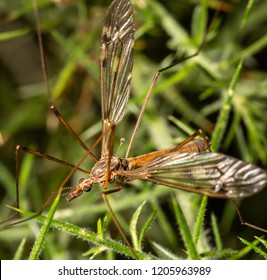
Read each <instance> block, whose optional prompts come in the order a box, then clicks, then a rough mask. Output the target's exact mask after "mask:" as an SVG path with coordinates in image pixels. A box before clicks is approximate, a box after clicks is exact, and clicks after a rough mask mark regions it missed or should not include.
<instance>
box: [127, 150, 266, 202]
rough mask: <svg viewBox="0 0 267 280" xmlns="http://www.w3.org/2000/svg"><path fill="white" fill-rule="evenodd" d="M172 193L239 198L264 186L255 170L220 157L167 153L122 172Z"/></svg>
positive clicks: (237, 161)
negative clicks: (172, 190)
mask: <svg viewBox="0 0 267 280" xmlns="http://www.w3.org/2000/svg"><path fill="white" fill-rule="evenodd" d="M122 176H126V177H127V178H128V179H130V180H131V179H141V180H146V181H151V182H153V183H157V184H161V185H166V186H169V187H173V188H176V189H182V190H186V191H190V192H197V193H201V194H205V195H208V196H211V197H218V198H242V197H246V196H250V195H253V194H255V193H256V192H258V191H260V190H261V189H263V188H264V187H265V185H266V183H267V177H266V174H265V172H264V171H263V170H262V169H260V168H259V167H257V166H255V165H252V164H249V163H245V162H243V161H241V160H238V159H236V158H233V157H230V156H227V155H224V154H220V153H207V152H200V153H176V152H174V153H170V154H166V155H161V156H158V157H156V158H154V159H152V160H151V161H149V162H147V163H146V164H144V165H143V166H142V167H139V168H136V169H132V170H129V171H124V172H122Z"/></svg>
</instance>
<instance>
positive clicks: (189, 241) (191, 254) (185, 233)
mask: <svg viewBox="0 0 267 280" xmlns="http://www.w3.org/2000/svg"><path fill="white" fill-rule="evenodd" d="M172 205H173V209H174V214H175V217H176V220H177V222H178V225H179V230H180V233H181V236H182V239H183V241H184V244H185V247H186V252H187V254H188V258H189V259H192V260H198V259H199V255H198V253H197V250H196V246H195V244H194V240H193V238H192V235H191V232H190V229H189V227H188V225H187V222H186V219H185V216H184V214H183V211H182V209H181V207H180V205H179V203H178V202H177V200H176V198H175V196H174V195H172Z"/></svg>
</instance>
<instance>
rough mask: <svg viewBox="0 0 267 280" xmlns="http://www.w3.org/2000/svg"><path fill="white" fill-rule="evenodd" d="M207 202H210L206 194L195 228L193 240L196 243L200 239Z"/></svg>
mask: <svg viewBox="0 0 267 280" xmlns="http://www.w3.org/2000/svg"><path fill="white" fill-rule="evenodd" d="M207 204H208V197H207V196H206V195H204V196H203V198H202V201H201V204H200V208H199V211H198V215H197V220H196V224H195V229H194V233H193V240H194V243H195V244H197V242H198V240H199V236H200V232H201V229H202V227H203V223H204V218H205V212H206V208H207Z"/></svg>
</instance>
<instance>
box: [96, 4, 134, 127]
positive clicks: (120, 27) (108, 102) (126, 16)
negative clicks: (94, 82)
mask: <svg viewBox="0 0 267 280" xmlns="http://www.w3.org/2000/svg"><path fill="white" fill-rule="evenodd" d="M133 46H134V23H133V10H132V7H131V4H130V1H125V0H122V1H113V3H112V4H111V5H110V7H109V9H108V12H107V15H106V17H105V21H104V24H103V29H102V35H101V45H100V58H99V59H100V80H101V109H102V121H103V123H104V122H107V123H109V124H113V125H115V124H117V123H118V122H119V121H120V120H121V119H122V118H123V116H124V114H125V110H126V106H127V103H128V99H129V95H130V86H131V80H132V67H133ZM104 128H105V127H104V125H103V129H104Z"/></svg>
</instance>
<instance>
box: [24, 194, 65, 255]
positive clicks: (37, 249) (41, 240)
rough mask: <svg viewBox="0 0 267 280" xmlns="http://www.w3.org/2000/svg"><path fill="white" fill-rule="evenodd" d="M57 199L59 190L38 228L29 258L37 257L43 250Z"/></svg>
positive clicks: (58, 198)
mask: <svg viewBox="0 0 267 280" xmlns="http://www.w3.org/2000/svg"><path fill="white" fill-rule="evenodd" d="M59 200H60V192H59V193H58V194H57V196H56V198H55V199H54V201H53V203H52V205H51V208H50V210H49V212H48V215H47V219H46V220H45V222H44V224H43V226H42V228H41V230H40V233H39V236H38V237H37V239H36V241H35V243H34V245H33V247H32V250H31V253H30V256H29V260H37V259H39V257H40V255H41V253H42V251H43V248H44V244H45V239H46V235H47V233H48V231H49V228H50V226H51V223H52V221H53V217H54V214H55V212H56V209H57V206H58V203H59Z"/></svg>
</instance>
